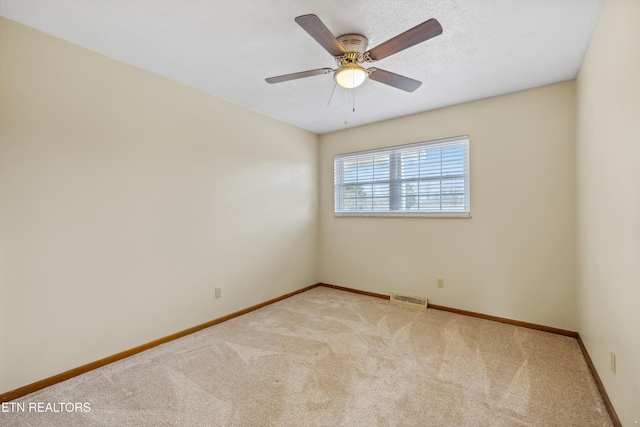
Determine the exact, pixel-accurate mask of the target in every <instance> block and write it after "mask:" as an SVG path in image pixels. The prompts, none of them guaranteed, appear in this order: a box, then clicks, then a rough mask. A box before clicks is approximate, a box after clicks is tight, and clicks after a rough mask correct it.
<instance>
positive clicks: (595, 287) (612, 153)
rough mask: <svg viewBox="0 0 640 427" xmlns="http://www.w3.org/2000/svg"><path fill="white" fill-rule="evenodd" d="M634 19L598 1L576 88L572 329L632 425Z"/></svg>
mask: <svg viewBox="0 0 640 427" xmlns="http://www.w3.org/2000/svg"><path fill="white" fill-rule="evenodd" d="M639 17H640V2H639V1H637V0H607V2H606V3H605V8H604V10H603V12H602V16H601V18H600V21H599V23H598V27H597V30H596V32H595V34H594V37H593V39H592V41H591V45H590V47H589V50H588V53H587V56H586V59H585V62H584V64H583V67H582V70H581V71H580V75H579V77H578V83H577V99H578V102H577V108H578V114H577V169H578V180H577V187H578V198H577V213H578V236H577V237H578V245H577V253H578V319H579V322H578V328H579V332H580V335H581V336H582V339H583V340H584V343H585V345H586V347H587V350H588V351H589V355H590V356H591V359H592V360H593V362H594V364H595V366H596V369H597V370H598V373H599V375H600V378H601V379H602V382H603V383H604V385H605V387H606V389H607V392H608V395H609V397H610V399H611V401H612V403H613V406H614V407H615V409H616V411H617V413H618V416H619V417H620V420H621V421H622V424H623V425H625V426H627V425H628V426H631V425H635V423H636V422H637V423H640V331H639V330H638V328H639V327H640V309H639V308H638V304H639V303H640V26H638V18H639ZM612 351H613V352H615V353H616V356H617V357H616V359H617V374H616V375H614V374H613V373H612V372H611V370H610V368H609V354H610V352H612Z"/></svg>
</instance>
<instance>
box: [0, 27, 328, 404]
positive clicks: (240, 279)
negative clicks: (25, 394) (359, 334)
mask: <svg viewBox="0 0 640 427" xmlns="http://www.w3.org/2000/svg"><path fill="white" fill-rule="evenodd" d="M0 43H1V44H0V64H2V66H1V67H0V69H1V71H0V73H1V75H0V304H1V306H0V316H1V318H0V340H1V341H0V342H1V345H0V392H6V391H8V390H12V389H15V388H17V387H20V386H23V385H25V384H28V383H31V382H34V381H37V380H40V379H42V378H45V377H47V376H50V375H53V374H57V373H60V372H62V371H65V370H67V369H70V368H75V367H77V366H80V365H82V364H85V363H88V362H92V361H94V360H97V359H100V358H102V357H105V356H109V355H112V354H114V353H117V352H119V351H122V350H125V349H128V348H131V347H134V346H137V345H140V344H143V343H145V342H148V341H151V340H153V339H156V338H159V337H162V336H165V335H167V334H171V333H173V332H176V331H180V330H183V329H185V328H187V327H191V326H194V325H197V324H200V323H203V322H206V321H208V320H211V319H214V318H217V317H220V316H223V315H225V314H228V313H231V312H234V311H237V310H240V309H243V308H246V307H248V306H251V305H253V304H256V303H259V302H263V301H266V300H268V299H270V298H274V297H277V296H280V295H283V294H285V293H288V292H291V291H294V290H297V289H300V288H302V287H304V286H307V285H310V284H313V283H316V282H317V276H316V246H317V245H316V236H317V209H318V207H317V202H318V196H317V187H318V183H317V177H318V172H317V136H316V135H315V134H312V133H310V132H306V131H303V130H300V129H298V128H295V127H293V126H289V125H286V124H284V123H282V122H279V121H276V120H273V119H271V118H267V117H265V116H263V115H260V114H257V113H255V112H252V111H249V110H247V109H244V108H242V107H239V106H237V105H234V104H231V103H229V102H226V101H223V100H220V99H217V98H214V97H212V96H209V95H206V94H204V93H201V92H198V91H196V90H193V89H190V88H187V87H184V86H182V85H180V84H177V83H175V82H172V81H169V80H166V79H164V78H161V77H158V76H156V75H153V74H151V73H148V72H146V71H142V70H139V69H136V68H133V67H131V66H128V65H125V64H123V63H120V62H117V61H115V60H113V59H110V58H107V57H104V56H101V55H98V54H96V53H93V52H90V51H87V50H85V49H83V48H80V47H78V46H75V45H72V44H69V43H67V42H63V41H61V40H58V39H55V38H53V37H50V36H47V35H45V34H42V33H39V32H37V31H35V30H33V29H30V28H27V27H24V26H21V25H18V24H16V23H14V22H12V21H8V20H5V19H2V20H0ZM216 286H221V287H222V288H223V297H222V298H221V299H214V287H216Z"/></svg>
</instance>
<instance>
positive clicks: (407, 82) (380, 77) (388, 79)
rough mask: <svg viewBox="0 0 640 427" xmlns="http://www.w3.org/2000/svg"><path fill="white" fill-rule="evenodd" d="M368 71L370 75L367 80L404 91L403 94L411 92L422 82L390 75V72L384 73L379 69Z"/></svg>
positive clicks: (393, 74)
mask: <svg viewBox="0 0 640 427" xmlns="http://www.w3.org/2000/svg"><path fill="white" fill-rule="evenodd" d="M369 70H371V74H369V78H370V79H371V80H375V81H377V82H379V83H384V84H386V85H389V86H393V87H395V88H397V89H401V90H404V91H405V92H413V91H414V90H416V89H418V88H419V87H420V85H422V82H419V81H418V80H413V79H410V78H409V77H405V76H401V75H400V74H396V73H392V72H391V71H385V70H381V69H379V68H369Z"/></svg>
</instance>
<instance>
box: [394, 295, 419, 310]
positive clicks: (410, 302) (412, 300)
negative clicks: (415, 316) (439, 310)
mask: <svg viewBox="0 0 640 427" xmlns="http://www.w3.org/2000/svg"><path fill="white" fill-rule="evenodd" d="M390 301H391V302H392V303H395V304H403V305H407V306H410V307H414V308H420V309H423V310H426V309H427V303H428V300H427V299H426V298H422V297H413V296H410V295H401V294H391V298H390Z"/></svg>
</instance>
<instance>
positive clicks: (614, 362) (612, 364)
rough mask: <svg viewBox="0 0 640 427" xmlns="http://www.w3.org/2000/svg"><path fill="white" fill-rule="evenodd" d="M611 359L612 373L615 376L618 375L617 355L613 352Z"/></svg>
mask: <svg viewBox="0 0 640 427" xmlns="http://www.w3.org/2000/svg"><path fill="white" fill-rule="evenodd" d="M609 359H610V362H611V372H613V375H615V374H616V354H615V353H614V352H613V351H612V352H611V355H610V357H609Z"/></svg>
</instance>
